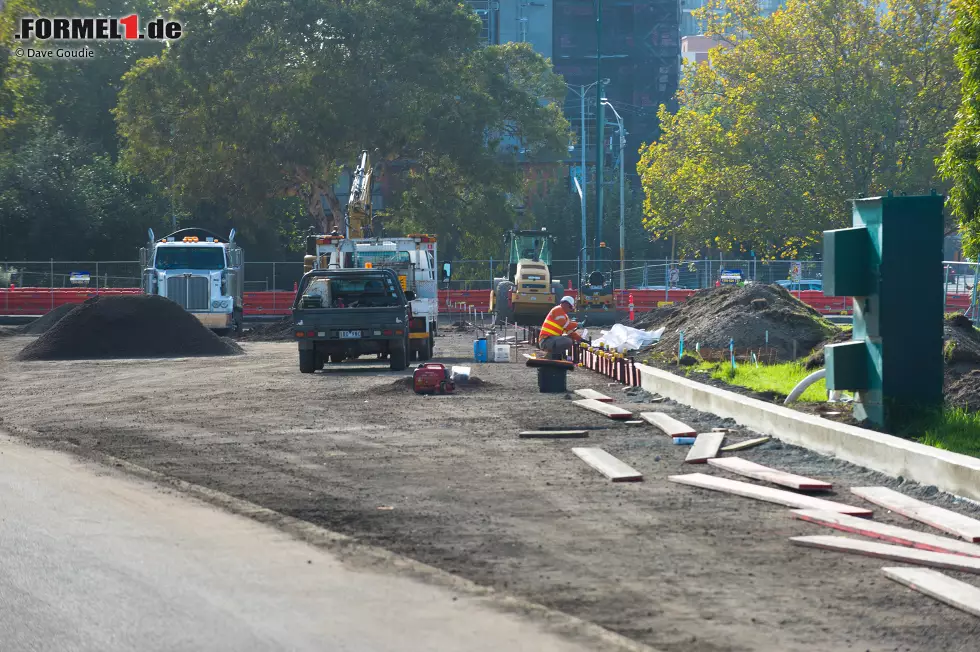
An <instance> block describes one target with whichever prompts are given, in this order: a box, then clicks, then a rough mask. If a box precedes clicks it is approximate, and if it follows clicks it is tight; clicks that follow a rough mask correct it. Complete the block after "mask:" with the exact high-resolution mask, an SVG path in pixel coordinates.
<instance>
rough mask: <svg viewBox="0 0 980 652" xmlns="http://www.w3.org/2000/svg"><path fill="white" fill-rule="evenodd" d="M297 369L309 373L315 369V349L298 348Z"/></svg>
mask: <svg viewBox="0 0 980 652" xmlns="http://www.w3.org/2000/svg"><path fill="white" fill-rule="evenodd" d="M299 371H300V373H303V374H311V373H313V372H314V371H316V351H313V350H311V349H300V351H299Z"/></svg>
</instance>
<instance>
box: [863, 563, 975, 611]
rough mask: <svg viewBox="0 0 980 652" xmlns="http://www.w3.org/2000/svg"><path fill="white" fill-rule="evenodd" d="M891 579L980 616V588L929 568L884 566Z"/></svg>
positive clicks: (886, 574) (883, 570) (883, 569)
mask: <svg viewBox="0 0 980 652" xmlns="http://www.w3.org/2000/svg"><path fill="white" fill-rule="evenodd" d="M881 572H882V573H884V574H885V577H887V578H888V579H890V580H894V581H896V582H898V583H899V584H904V585H905V586H907V587H909V588H910V589H912V590H913V591H918V592H919V593H921V594H923V595H928V596H929V597H930V598H933V599H935V600H939V601H940V602H943V603H945V604H948V605H949V606H951V607H955V608H956V609H959V610H961V611H965V612H966V613H968V614H972V615H974V616H980V589H978V588H977V587H975V586H973V585H972V584H967V583H966V582H961V581H960V580H956V579H953V578H952V577H949V576H948V575H943V574H942V573H940V572H938V571H934V570H931V569H929V568H898V567H892V568H888V567H886V568H882V569H881Z"/></svg>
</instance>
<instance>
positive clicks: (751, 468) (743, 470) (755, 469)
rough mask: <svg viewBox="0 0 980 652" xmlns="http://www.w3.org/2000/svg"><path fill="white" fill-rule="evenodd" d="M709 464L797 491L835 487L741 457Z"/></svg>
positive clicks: (826, 489) (714, 460) (713, 461)
mask: <svg viewBox="0 0 980 652" xmlns="http://www.w3.org/2000/svg"><path fill="white" fill-rule="evenodd" d="M699 436H700V435H699ZM708 464H710V465H711V466H715V467H718V468H719V469H724V470H725V471H728V472H730V473H735V474H736V475H744V476H745V477H747V478H753V479H755V480H762V481H763V482H771V483H772V484H778V485H780V486H783V487H789V488H790V489H796V490H797V491H830V489H831V488H832V487H833V485H831V484H830V483H829V482H824V481H822V480H812V479H810V478H806V477H803V476H802V475H794V474H792V473H786V472H784V471H779V470H777V469H771V468H769V467H768V466H763V465H761V464H756V463H755V462H750V461H749V460H743V459H742V458H740V457H721V458H718V459H711V460H708Z"/></svg>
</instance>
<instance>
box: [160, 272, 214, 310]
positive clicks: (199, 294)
mask: <svg viewBox="0 0 980 652" xmlns="http://www.w3.org/2000/svg"><path fill="white" fill-rule="evenodd" d="M208 287H209V279H208V277H207V276H171V277H170V278H168V279H167V298H168V299H170V300H171V301H173V302H175V303H177V304H179V305H180V306H181V307H182V308H183V309H184V310H188V311H207V309H208V305H209V304H210V301H209V299H210V298H211V297H210V293H209V292H208Z"/></svg>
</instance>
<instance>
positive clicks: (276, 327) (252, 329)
mask: <svg viewBox="0 0 980 652" xmlns="http://www.w3.org/2000/svg"><path fill="white" fill-rule="evenodd" d="M293 328H294V325H293V318H292V316H289V317H283V318H282V319H277V320H276V321H272V322H265V323H261V324H255V325H254V326H249V329H248V330H247V331H245V332H244V333H242V334H241V335H239V336H238V338H237V339H238V340H241V341H246V342H247V341H251V342H282V341H287V340H293V339H294V337H293Z"/></svg>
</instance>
